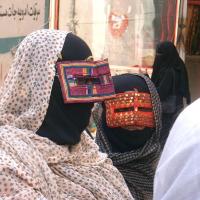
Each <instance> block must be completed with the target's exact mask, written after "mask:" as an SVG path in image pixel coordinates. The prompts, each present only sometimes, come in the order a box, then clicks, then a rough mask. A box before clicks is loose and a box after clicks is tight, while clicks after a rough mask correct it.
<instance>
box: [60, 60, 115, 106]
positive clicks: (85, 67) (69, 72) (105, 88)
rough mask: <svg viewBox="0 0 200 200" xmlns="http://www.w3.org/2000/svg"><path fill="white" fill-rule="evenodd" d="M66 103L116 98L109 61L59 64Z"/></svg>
mask: <svg viewBox="0 0 200 200" xmlns="http://www.w3.org/2000/svg"><path fill="white" fill-rule="evenodd" d="M57 71H58V75H59V80H60V83H61V88H62V94H63V98H64V102H65V103H77V102H94V101H102V100H104V99H106V98H110V97H112V96H114V94H115V92H114V86H113V83H112V79H111V74H110V68H109V64H108V62H107V60H100V61H70V62H66V61H64V62H58V63H57Z"/></svg>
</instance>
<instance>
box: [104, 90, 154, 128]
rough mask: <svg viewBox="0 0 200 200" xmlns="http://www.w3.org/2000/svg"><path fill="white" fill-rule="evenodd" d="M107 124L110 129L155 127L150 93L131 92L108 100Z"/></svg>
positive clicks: (106, 102)
mask: <svg viewBox="0 0 200 200" xmlns="http://www.w3.org/2000/svg"><path fill="white" fill-rule="evenodd" d="M105 106H106V122H107V126H108V127H110V128H116V127H129V126H130V127H134V126H135V127H149V128H153V127H155V120H154V114H153V110H152V103H151V96H150V94H148V93H143V92H138V91H130V92H124V93H119V94H117V95H116V97H115V98H113V99H110V100H106V101H105Z"/></svg>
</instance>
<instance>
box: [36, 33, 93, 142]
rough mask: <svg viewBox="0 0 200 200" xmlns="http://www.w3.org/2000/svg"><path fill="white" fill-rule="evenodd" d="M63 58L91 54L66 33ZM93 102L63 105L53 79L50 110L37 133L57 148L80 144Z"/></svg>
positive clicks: (72, 36) (55, 79)
mask: <svg viewBox="0 0 200 200" xmlns="http://www.w3.org/2000/svg"><path fill="white" fill-rule="evenodd" d="M61 55H62V59H59V61H67V60H69V61H70V60H84V59H86V58H88V57H89V56H91V55H92V53H91V50H90V48H89V47H88V45H87V44H86V43H85V42H84V41H83V40H82V39H80V38H79V37H78V36H76V35H73V34H72V33H69V34H68V35H67V36H66V38H65V42H64V46H63V49H62V51H61ZM92 107H93V103H82V104H81V103H73V104H72V103H70V104H64V101H63V97H62V92H61V87H60V82H59V79H58V77H57V76H55V78H54V83H53V86H52V91H51V96H50V102H49V107H48V110H47V113H46V116H45V119H44V121H43V123H42V125H41V127H40V128H39V130H38V131H37V134H38V135H40V136H42V137H47V138H49V139H50V140H52V141H54V142H55V143H57V144H59V145H74V144H77V143H78V142H79V141H80V135H81V133H82V131H83V130H84V129H85V128H86V127H87V125H88V124H89V119H90V115H91V109H92Z"/></svg>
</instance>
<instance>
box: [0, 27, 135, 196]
mask: <svg viewBox="0 0 200 200" xmlns="http://www.w3.org/2000/svg"><path fill="white" fill-rule="evenodd" d="M66 36H67V33H66V32H64V31H57V30H39V31H36V32H34V33H31V34H30V35H28V36H27V37H26V38H25V39H24V40H23V41H22V43H21V44H20V46H19V48H18V50H17V52H16V55H15V59H14V62H13V64H12V66H11V69H10V72H9V74H8V76H7V78H6V80H5V82H4V85H3V87H2V88H1V90H0V199H3V200H11V199H15V200H36V199H37V200H87V199H88V200H108V199H109V200H132V199H133V198H132V197H131V194H130V192H129V191H128V188H127V186H126V184H125V181H124V179H123V177H122V175H121V174H120V173H119V171H118V170H117V169H116V168H115V167H113V165H112V162H111V160H110V159H108V158H107V155H106V154H103V153H100V152H99V149H98V146H97V145H96V144H95V143H94V141H93V140H91V139H90V137H89V136H88V135H87V134H84V133H83V134H82V135H81V141H80V142H79V143H78V144H76V145H73V146H70V147H69V146H68V145H57V144H56V143H54V142H52V141H51V140H49V139H48V138H45V137H40V136H39V135H37V134H36V132H37V130H38V129H39V127H40V126H41V124H42V122H43V120H44V117H45V115H46V112H47V108H48V105H49V99H50V94H51V90H52V85H53V80H54V77H55V63H56V61H57V59H58V58H57V55H58V54H59V53H60V52H61V50H62V48H63V44H64V41H65V39H66V40H67V37H66ZM55 114H56V113H55ZM80 115H81V113H80ZM55 134H56V133H55Z"/></svg>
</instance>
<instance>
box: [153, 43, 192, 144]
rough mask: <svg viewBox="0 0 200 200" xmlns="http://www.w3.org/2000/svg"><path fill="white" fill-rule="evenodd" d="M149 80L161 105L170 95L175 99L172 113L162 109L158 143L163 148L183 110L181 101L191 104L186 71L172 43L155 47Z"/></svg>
mask: <svg viewBox="0 0 200 200" xmlns="http://www.w3.org/2000/svg"><path fill="white" fill-rule="evenodd" d="M151 80H152V81H153V83H154V84H155V86H156V88H157V91H158V94H159V96H160V100H161V103H162V104H163V105H164V104H165V102H166V99H167V98H168V97H169V96H170V95H174V96H175V97H176V103H175V109H174V111H173V112H170V108H168V109H167V111H166V109H163V114H162V131H161V137H160V142H161V146H162V147H164V145H165V142H166V140H167V137H168V134H169V131H170V128H171V127H172V125H173V123H174V121H175V119H176V117H177V115H178V114H179V113H180V111H181V110H182V109H183V106H184V104H183V99H184V98H185V99H186V103H187V104H189V103H190V102H191V99H190V91H189V83H188V75H187V70H186V67H185V64H184V63H183V61H182V59H181V58H180V56H179V54H178V52H177V50H176V47H175V46H174V44H173V43H172V42H169V41H165V42H161V43H159V44H158V45H157V48H156V57H155V60H154V64H153V73H152V77H151Z"/></svg>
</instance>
